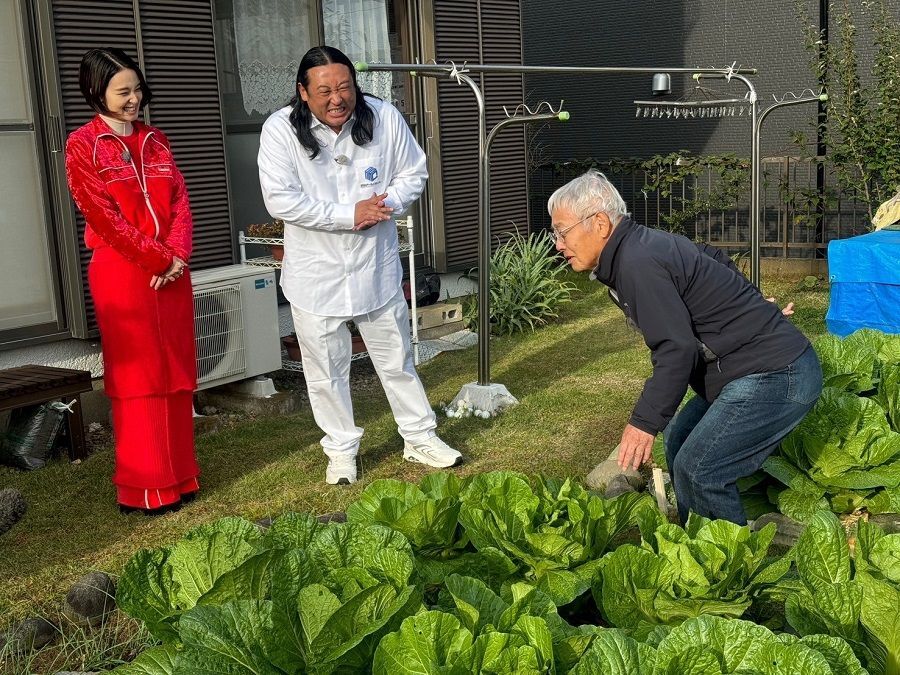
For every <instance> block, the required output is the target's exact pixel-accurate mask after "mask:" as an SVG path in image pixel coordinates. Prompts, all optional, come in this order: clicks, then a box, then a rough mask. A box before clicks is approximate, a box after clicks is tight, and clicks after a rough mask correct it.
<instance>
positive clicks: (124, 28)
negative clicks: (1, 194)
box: [53, 0, 137, 332]
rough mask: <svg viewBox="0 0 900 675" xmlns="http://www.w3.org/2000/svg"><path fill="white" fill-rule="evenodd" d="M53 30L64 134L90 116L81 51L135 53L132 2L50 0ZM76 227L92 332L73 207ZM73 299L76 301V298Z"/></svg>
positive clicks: (85, 257)
mask: <svg viewBox="0 0 900 675" xmlns="http://www.w3.org/2000/svg"><path fill="white" fill-rule="evenodd" d="M53 31H54V33H55V40H56V60H57V64H58V65H57V67H58V69H59V80H60V91H61V97H62V109H63V116H64V118H65V129H66V135H68V134H69V133H71V132H72V131H74V130H75V129H77V128H78V127H80V126H81V125H82V124H84V123H86V122H88V121H89V120H90V119H91V118H92V117H93V116H94V112H93V111H92V110H91V108H90V107H89V106H88V105H87V104H86V103H85V102H84V98H83V97H82V96H81V91H80V90H79V89H78V66H79V65H80V64H81V57H82V56H83V55H84V53H85V52H86V51H87V50H88V49H91V48H92V47H101V46H102V47H119V48H121V49H124V50H125V51H126V52H128V53H129V54H131V55H132V56H137V39H136V37H135V35H136V31H135V24H134V4H133V3H132V1H131V0H96V1H93V2H91V1H87V0H53ZM63 189H65V188H63ZM76 226H77V228H78V259H79V262H80V264H81V284H82V289H83V293H84V305H85V313H86V315H87V328H88V330H89V331H92V332H93V331H96V330H97V320H96V318H95V317H94V301H93V299H92V298H91V294H90V292H89V291H88V282H87V265H88V263H89V262H90V260H91V252H90V251H89V250H88V249H87V248H86V247H85V245H84V218H82V216H81V213H80V212H78V211H77V210H76ZM74 301H75V302H77V299H76V300H74Z"/></svg>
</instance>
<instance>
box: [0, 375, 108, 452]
mask: <svg viewBox="0 0 900 675" xmlns="http://www.w3.org/2000/svg"><path fill="white" fill-rule="evenodd" d="M91 389H92V386H91V374H90V372H88V371H86V370H73V369H71V368H52V367H50V366H19V367H18V368H7V369H5V370H0V412H3V411H5V410H12V409H14V408H22V407H24V406H29V405H39V404H41V403H46V402H47V401H53V400H56V399H60V400H61V401H62V402H63V403H65V404H66V405H70V404H72V402H73V401H74V405H72V412H71V413H66V424H68V430H69V459H71V460H75V459H84V458H85V457H86V456H87V449H86V447H85V444H84V417H83V416H82V414H81V394H83V393H84V392H87V391H91Z"/></svg>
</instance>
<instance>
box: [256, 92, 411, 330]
mask: <svg viewBox="0 0 900 675" xmlns="http://www.w3.org/2000/svg"><path fill="white" fill-rule="evenodd" d="M366 101H367V103H368V104H369V105H370V106H371V107H372V109H373V110H374V112H375V124H374V129H373V138H372V140H371V141H370V142H369V143H367V144H366V145H364V146H358V145H356V144H355V143H354V142H353V139H352V138H351V136H350V132H351V130H352V128H353V124H354V123H355V120H354V118H351V119H350V120H348V121H347V123H346V124H344V127H343V128H342V129H341V132H340V133H338V134H336V133H335V132H334V131H333V130H331V129H330V128H329V127H327V126H326V125H324V124H322V123H321V122H319V121H318V120H317V119H316V118H315V117H313V122H312V124H311V128H312V131H313V134H314V135H315V137H316V139H318V141H319V144H320V146H321V149H320V152H319V154H318V156H316V158H315V159H310V158H309V153H308V152H307V151H306V149H305V148H304V147H303V146H302V145H300V141H298V140H297V136H296V133H295V132H294V128H293V127H292V126H291V123H290V119H289V117H290V114H291V108H290V107H285V108H282V109H281V110H278V111H276V112H274V113H272V115H270V116H269V118H268V119H267V120H266V122H265V124H263V128H262V134H261V135H260V139H259V155H258V157H257V163H258V165H259V182H260V186H261V187H262V194H263V199H264V200H265V203H266V209H267V210H268V211H269V213H270V214H271V216H272V217H273V218H280V219H282V220H283V221H284V225H285V227H284V261H283V262H282V272H281V287H282V289H283V290H284V295H285V297H286V298H287V299H288V301H289V302H290V303H291V304H292V305H294V306H296V307H298V308H300V309H302V310H303V311H306V312H309V313H310V314H317V315H319V316H340V317H352V316H358V315H360V314H364V313H366V312H371V311H374V310H376V309H378V308H379V307H383V306H384V305H386V304H387V303H388V301H389V300H390V299H391V298H392V297H393V296H394V295H395V294H396V293H397V290H398V289H399V288H400V283H401V280H402V268H401V265H400V258H399V257H398V252H397V247H398V241H397V226H396V223H395V222H394V221H393V220H390V221H384V222H381V223H378V224H376V225H375V226H374V227H370V228H369V229H367V230H363V231H361V232H358V231H355V230H353V225H354V213H355V208H356V203H357V202H358V201H360V200H362V199H368V198H369V197H371V196H372V193H373V192H374V193H377V194H383V193H385V192H386V193H388V198H387V200H386V204H387V206H390V207H392V208H393V209H394V215H396V216H399V215H402V214H403V213H405V212H406V210H407V209H409V207H410V206H411V205H412V203H413V202H414V201H415V200H416V199H418V197H419V195H420V194H421V192H422V189H423V188H424V187H425V180H426V179H427V178H428V172H427V170H426V168H425V153H424V152H422V149H421V148H420V147H419V145H418V144H417V143H416V140H415V138H414V137H413V135H412V133H411V132H410V129H409V127H408V126H407V124H406V120H404V119H403V116H402V115H401V114H400V112H399V111H398V110H397V109H396V108H395V107H394V106H392V105H391V104H390V103H387V102H385V101H380V100H377V99H374V98H370V97H367V99H366Z"/></svg>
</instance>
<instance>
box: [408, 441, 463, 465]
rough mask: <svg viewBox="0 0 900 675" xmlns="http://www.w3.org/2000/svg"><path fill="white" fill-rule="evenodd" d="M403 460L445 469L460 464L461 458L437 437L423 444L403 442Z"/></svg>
mask: <svg viewBox="0 0 900 675" xmlns="http://www.w3.org/2000/svg"><path fill="white" fill-rule="evenodd" d="M403 459H405V460H407V461H409V462H418V463H420V464H427V465H428V466H433V467H434V468H436V469H447V468H449V467H451V466H459V465H460V464H462V461H463V457H462V455H461V454H459V452H458V451H456V450H454V449H453V448H451V447H450V446H449V445H447V444H446V443H444V441H442V440H441V439H440V438H438V437H437V436H432V437H431V438H429V439H428V440H427V441H425V442H423V443H417V444H416V445H413V444H412V443H410V442H409V441H404V442H403Z"/></svg>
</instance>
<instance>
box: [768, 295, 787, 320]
mask: <svg viewBox="0 0 900 675" xmlns="http://www.w3.org/2000/svg"><path fill="white" fill-rule="evenodd" d="M766 300H768V301H769V302H772V303H774V302H775V298H766ZM781 313H782V314H784V315H785V316H791V315H792V314H793V313H794V303H793V302H789V303H788V304H786V305H785V306H784V307H783V308H782V310H781Z"/></svg>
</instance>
